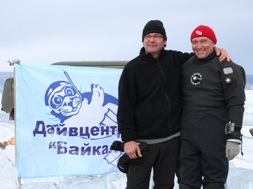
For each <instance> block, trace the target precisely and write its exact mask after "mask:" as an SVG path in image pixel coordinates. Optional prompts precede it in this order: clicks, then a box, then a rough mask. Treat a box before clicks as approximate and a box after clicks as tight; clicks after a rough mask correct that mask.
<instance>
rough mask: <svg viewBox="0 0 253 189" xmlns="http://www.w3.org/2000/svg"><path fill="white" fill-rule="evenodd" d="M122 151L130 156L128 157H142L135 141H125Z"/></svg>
mask: <svg viewBox="0 0 253 189" xmlns="http://www.w3.org/2000/svg"><path fill="white" fill-rule="evenodd" d="M124 152H125V153H126V154H127V155H128V156H129V157H130V159H136V158H138V157H142V154H141V149H140V147H139V145H138V144H137V143H136V142H135V141H129V142H126V143H125V144H124Z"/></svg>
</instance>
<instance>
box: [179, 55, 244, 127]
mask: <svg viewBox="0 0 253 189" xmlns="http://www.w3.org/2000/svg"><path fill="white" fill-rule="evenodd" d="M182 74H183V76H182V77H183V87H182V89H183V97H182V100H183V102H182V103H183V111H184V112H185V113H187V114H191V115H202V114H208V113H213V112H218V111H221V110H226V111H227V114H228V115H227V122H228V121H231V122H233V123H235V125H236V127H240V128H241V127H242V120H243V112H244V107H243V106H244V101H245V91H244V88H245V84H246V79H245V71H244V69H243V68H242V67H241V66H239V65H237V64H235V63H232V62H226V61H223V62H222V63H221V62H220V61H219V58H218V57H217V56H216V54H215V52H213V53H212V54H211V55H210V56H209V57H207V58H205V59H202V60H200V59H197V57H195V56H194V57H192V58H191V59H189V60H188V61H187V62H186V63H184V65H183V70H182ZM196 77H201V79H200V80H199V79H197V80H196V81H194V78H196ZM198 80H199V81H198ZM224 127H225V125H224ZM239 130H240V129H239Z"/></svg>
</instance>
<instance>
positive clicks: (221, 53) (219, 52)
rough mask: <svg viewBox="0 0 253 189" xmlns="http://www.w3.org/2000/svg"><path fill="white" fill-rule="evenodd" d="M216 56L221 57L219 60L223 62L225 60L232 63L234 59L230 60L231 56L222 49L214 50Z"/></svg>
mask: <svg viewBox="0 0 253 189" xmlns="http://www.w3.org/2000/svg"><path fill="white" fill-rule="evenodd" d="M214 50H215V52H216V55H217V56H220V57H219V59H220V61H221V62H222V61H223V60H225V59H227V61H228V62H231V61H232V59H231V58H230V56H229V54H228V53H227V51H226V50H225V49H222V48H214Z"/></svg>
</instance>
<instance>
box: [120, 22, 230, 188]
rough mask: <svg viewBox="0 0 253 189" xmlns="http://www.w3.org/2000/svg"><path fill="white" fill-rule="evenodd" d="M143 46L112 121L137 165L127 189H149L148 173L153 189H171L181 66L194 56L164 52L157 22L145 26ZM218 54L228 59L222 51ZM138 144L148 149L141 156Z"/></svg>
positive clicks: (128, 70) (127, 75)
mask: <svg viewBox="0 0 253 189" xmlns="http://www.w3.org/2000/svg"><path fill="white" fill-rule="evenodd" d="M142 42H143V48H142V49H141V51H140V54H139V55H138V56H137V57H136V58H134V59H133V60H131V61H130V62H129V63H128V64H127V65H126V66H125V68H124V70H123V72H122V75H121V78H120V81H119V93H118V98H119V101H118V113H117V120H118V128H119V132H120V133H121V138H122V141H123V142H124V152H125V153H126V154H127V155H128V156H129V157H130V159H136V158H141V160H142V161H141V162H142V163H140V164H130V165H129V169H128V171H127V173H126V174H127V187H126V188H127V189H149V183H150V181H149V180H150V174H151V170H152V169H153V181H154V188H155V189H172V188H173V186H174V177H175V172H176V167H177V163H178V154H179V149H180V148H179V147H180V146H179V142H180V138H179V136H180V129H181V124H180V116H181V94H180V80H181V79H180V74H181V66H182V64H183V63H184V62H185V61H186V60H187V59H189V58H190V57H192V56H193V55H194V54H193V53H182V52H179V51H172V50H165V49H164V47H165V46H166V42H167V36H166V32H165V29H164V27H163V23H162V22H161V21H159V20H151V21H149V22H148V23H147V24H146V25H145V27H144V29H143V33H142ZM219 50H221V49H219ZM219 52H223V53H222V55H223V56H220V58H222V59H225V58H226V57H227V55H226V51H225V50H221V51H219ZM219 52H217V53H219ZM228 58H229V57H228ZM141 142H145V143H146V144H147V149H146V153H147V155H145V156H144V155H143V154H142V153H141V149H140V146H139V145H138V144H139V143H141Z"/></svg>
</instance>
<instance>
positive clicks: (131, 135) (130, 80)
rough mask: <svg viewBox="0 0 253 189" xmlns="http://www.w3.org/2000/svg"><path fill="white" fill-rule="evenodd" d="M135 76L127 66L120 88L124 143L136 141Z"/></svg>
mask: <svg viewBox="0 0 253 189" xmlns="http://www.w3.org/2000/svg"><path fill="white" fill-rule="evenodd" d="M134 83H135V82H134V75H133V73H132V72H131V70H130V69H129V67H128V66H126V67H125V68H124V69H123V72H122V74H121V77H120V80H119V86H118V112H117V121H118V129H119V132H120V134H121V138H122V141H123V142H128V141H131V140H135V139H136V135H135V125H134V115H135V104H136V93H135V90H134V89H135V84H134Z"/></svg>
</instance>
